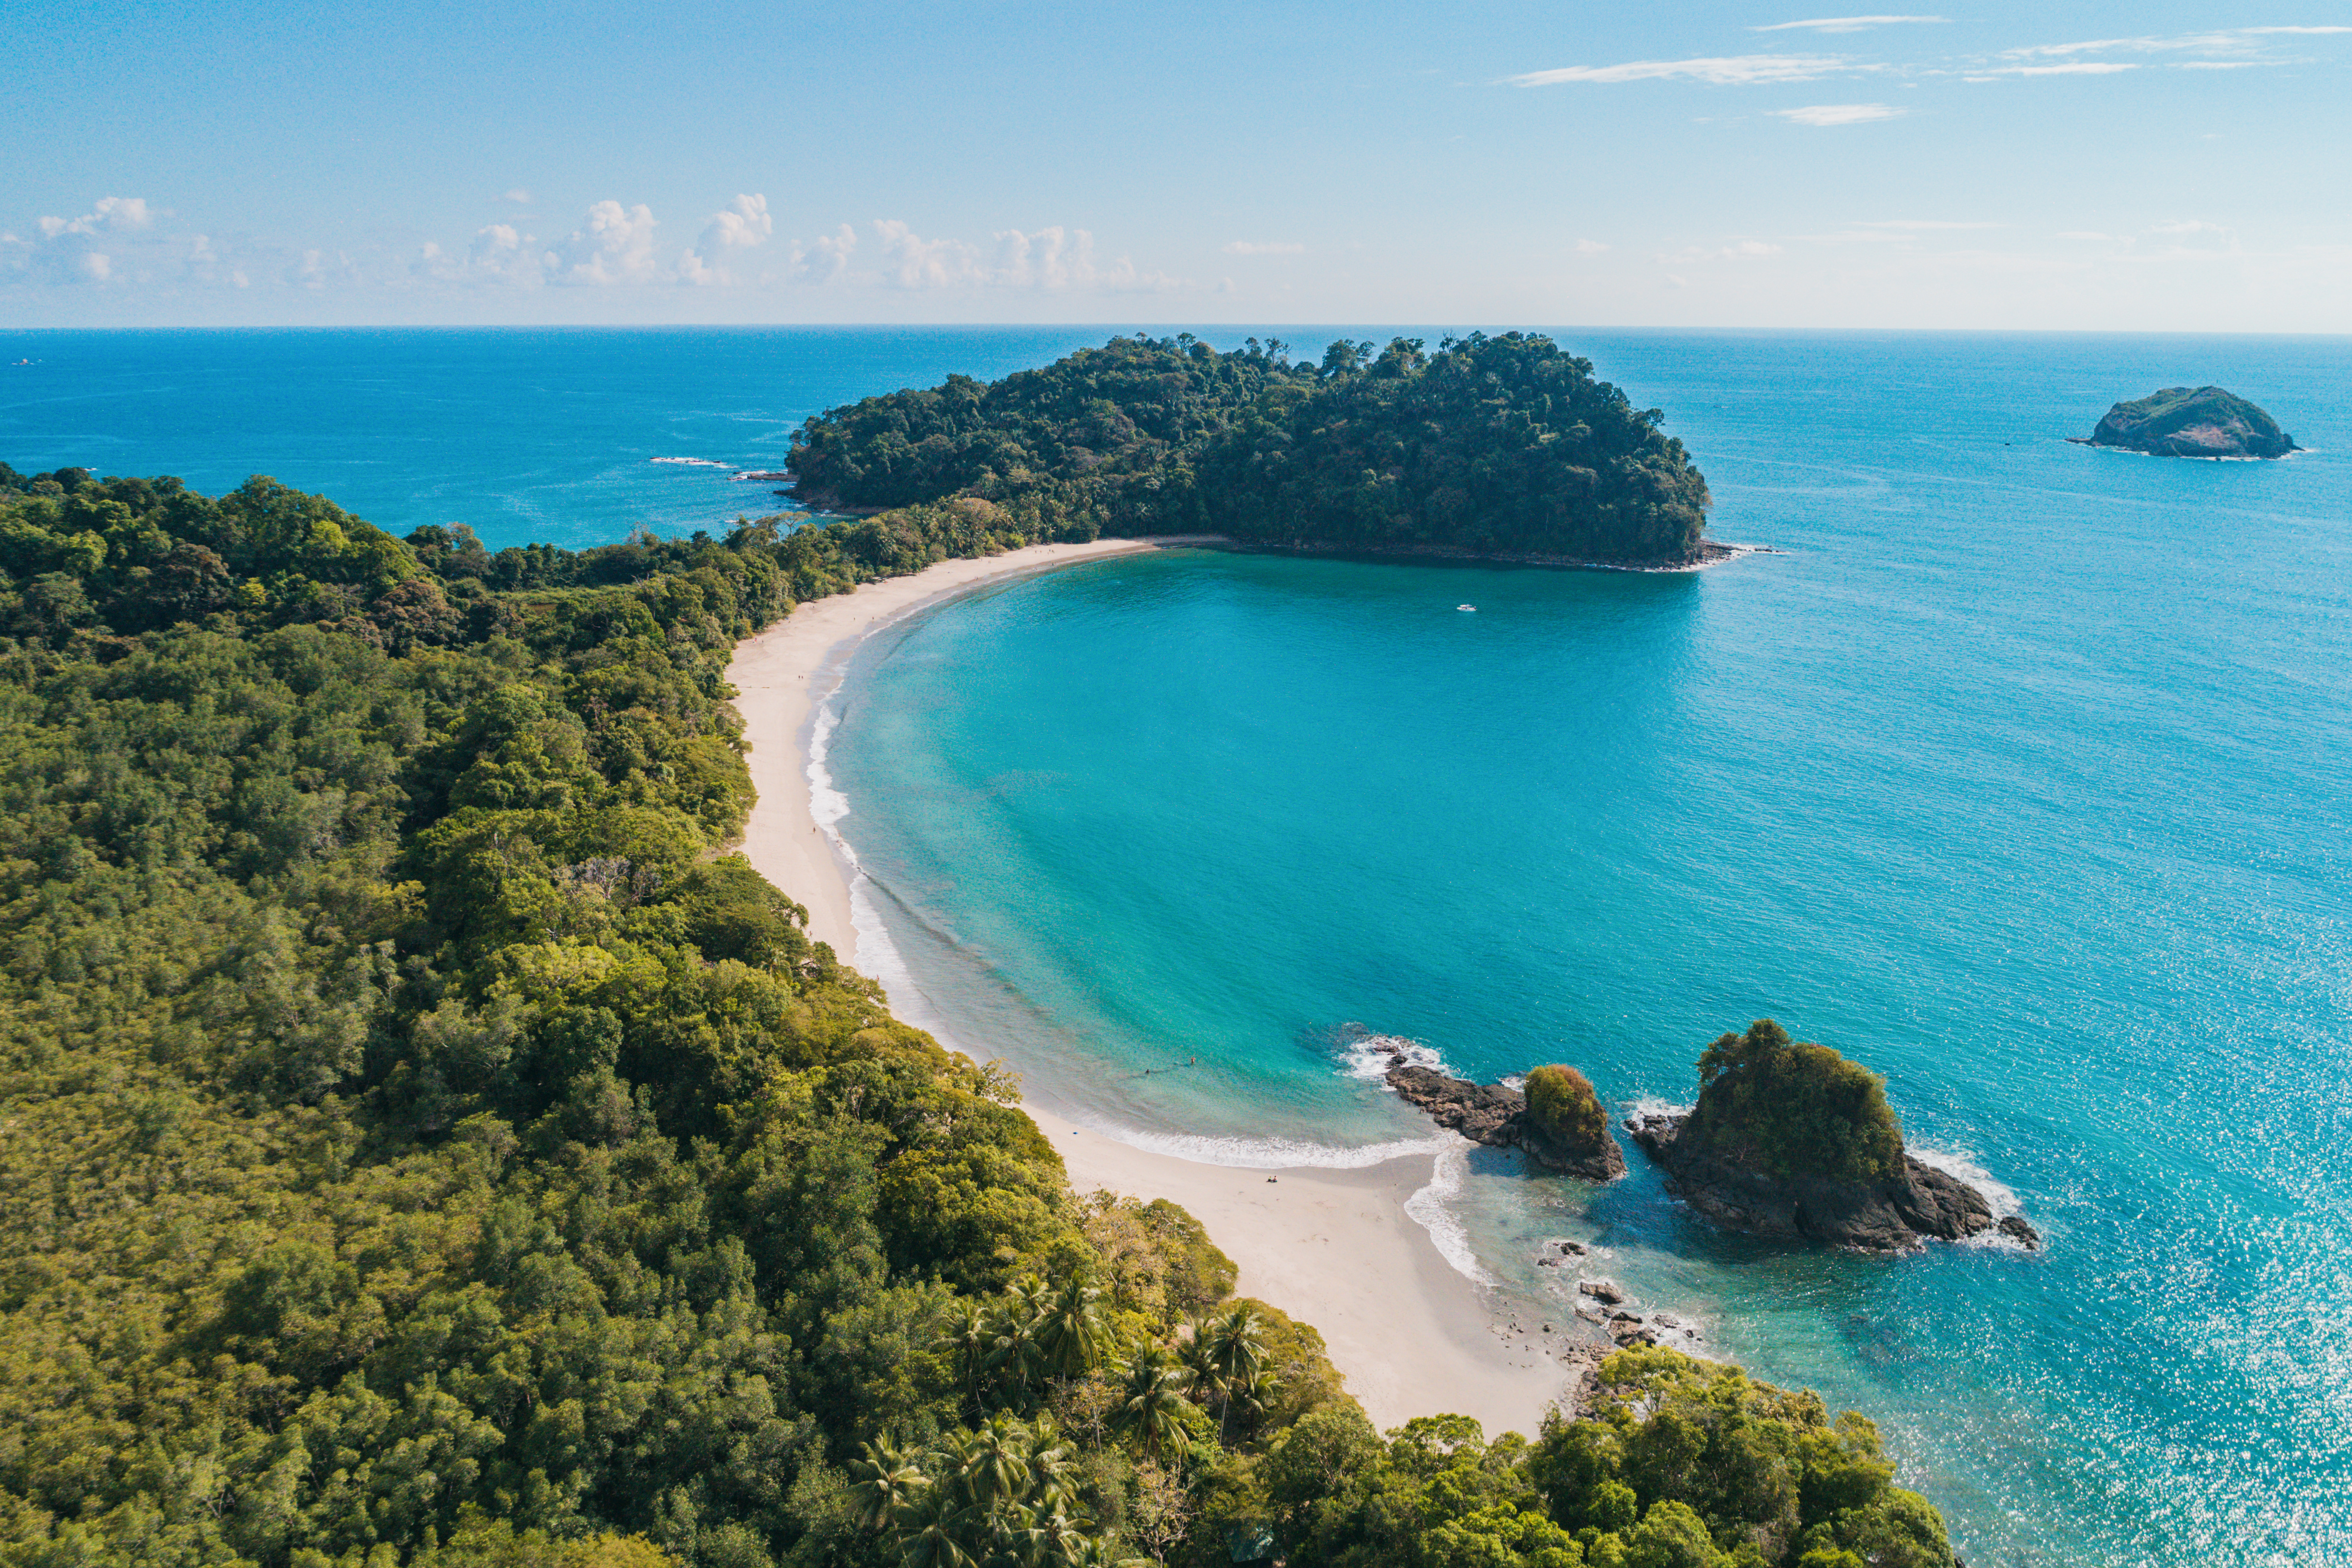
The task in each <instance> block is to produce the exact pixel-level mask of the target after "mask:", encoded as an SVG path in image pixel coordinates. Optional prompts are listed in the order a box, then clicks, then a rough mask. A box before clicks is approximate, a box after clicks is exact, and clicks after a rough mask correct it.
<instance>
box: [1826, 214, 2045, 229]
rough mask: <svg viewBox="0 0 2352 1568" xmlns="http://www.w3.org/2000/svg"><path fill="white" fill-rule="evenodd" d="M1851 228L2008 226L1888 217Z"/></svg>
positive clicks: (1959, 220) (2003, 225)
mask: <svg viewBox="0 0 2352 1568" xmlns="http://www.w3.org/2000/svg"><path fill="white" fill-rule="evenodd" d="M1854 227H1856V228H1892V229H1901V230H1906V231H1916V230H1922V229H1950V228H2006V227H2008V225H2007V224H2000V223H1976V222H1970V221H1966V220H1962V219H1957V218H1941V217H1890V218H1874V219H1872V220H1871V221H1870V222H1868V223H1858V224H1855V225H1854Z"/></svg>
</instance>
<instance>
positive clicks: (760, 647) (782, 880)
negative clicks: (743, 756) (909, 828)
mask: <svg viewBox="0 0 2352 1568" xmlns="http://www.w3.org/2000/svg"><path fill="white" fill-rule="evenodd" d="M1205 542H1211V541H1205V540H1189V539H1187V540H1174V539H1171V540H1162V541H1136V540H1103V541H1098V542H1095V543H1091V544H1041V545H1032V546H1030V547H1029V548H1027V549H1024V550H1016V551H1013V552H1008V553H1006V554H1003V555H997V556H991V557H988V558H985V559H982V560H971V561H949V562H943V563H940V564H939V565H936V566H933V567H930V568H929V569H928V570H926V571H923V572H919V573H917V574H913V575H911V576H907V577H898V578H891V579H888V580H887V581H884V582H879V583H869V584H866V585H865V586H863V587H860V588H859V589H857V591H856V592H855V593H852V594H843V595H835V596H834V597H832V598H829V599H820V600H817V601H815V602H814V603H811V604H807V605H801V606H800V607H799V608H798V609H796V610H794V611H793V614H792V615H791V616H788V617H786V618H785V619H784V620H782V621H781V622H779V623H778V624H776V625H775V626H771V627H769V628H768V629H767V630H766V631H763V632H761V633H760V634H759V635H758V636H756V637H750V638H747V639H746V640H745V641H744V642H743V643H741V644H740V646H739V647H737V648H736V650H735V661H734V666H733V668H732V669H731V671H730V678H731V679H732V680H733V682H734V684H735V686H736V689H737V690H738V692H739V693H740V695H739V696H738V697H737V699H736V706H737V707H738V708H739V709H740V710H741V712H742V714H743V720H744V727H745V738H746V739H747V740H748V741H749V742H751V780H752V783H753V784H754V785H755V786H757V788H758V790H759V803H758V805H756V806H755V807H754V809H753V811H752V813H751V821H750V823H749V824H748V825H747V826H746V828H745V831H744V837H743V850H744V853H745V854H746V855H747V856H748V857H749V858H751V863H752V865H754V866H756V867H757V868H759V869H760V871H761V874H763V875H764V876H766V877H767V878H768V879H769V880H770V881H772V882H773V883H775V884H776V886H778V887H779V888H781V889H783V890H784V892H785V893H787V894H788V895H790V896H791V897H792V898H793V899H796V900H799V901H800V902H801V903H803V904H804V905H806V906H807V907H808V910H809V925H810V931H811V932H812V933H813V934H814V936H816V937H817V938H818V939H819V940H820V941H824V942H831V943H832V944H833V946H834V949H835V951H836V952H840V953H841V954H843V955H844V956H845V957H848V958H851V959H852V961H853V962H854V961H855V955H856V951H857V935H856V928H855V926H854V925H853V923H852V921H851V906H850V896H849V885H848V882H847V880H846V879H845V874H844V868H843V867H842V865H841V863H840V862H839V860H838V859H837V858H835V855H834V854H833V852H832V850H831V848H830V846H829V841H828V840H827V838H826V837H825V836H824V833H823V832H822V831H820V830H819V828H818V826H817V822H816V818H815V816H814V812H813V811H812V808H811V801H810V793H809V776H808V756H807V746H808V742H809V733H810V728H811V721H812V717H813V709H814V693H816V692H819V691H822V690H824V689H825V688H826V687H828V686H829V685H830V684H831V681H832V679H833V672H834V671H835V670H837V669H838V668H839V665H840V661H841V660H843V659H844V658H846V657H847V656H848V654H849V652H850V651H851V650H852V649H853V648H854V647H855V646H856V642H857V641H858V639H860V638H862V637H865V636H866V635H867V634H868V633H870V632H872V631H873V630H875V629H876V628H877V627H878V626H883V625H886V624H887V623H888V622H891V621H894V620H897V619H898V618H899V617H901V616H906V615H908V614H911V613H913V612H914V611H916V610H918V609H920V608H922V607H924V606H926V605H931V604H934V603H937V602H939V601H940V600H942V599H945V598H948V597H950V596H953V595H959V594H963V593H969V592H971V590H972V589H974V588H977V587H980V586H982V584H990V583H995V582H1000V581H1002V580H1003V579H1005V578H1009V577H1014V576H1019V575H1023V574H1029V573H1034V572H1043V571H1050V570H1053V569H1055V568H1056V567H1060V566H1066V565H1072V564H1075V563H1078V562H1081V561H1091V560H1097V559H1100V558H1102V557H1104V556H1108V555H1118V554H1125V553H1129V552H1136V551H1143V550H1153V549H1159V548H1162V547H1164V546H1167V545H1174V544H1184V543H1205ZM965 1043H966V1044H973V1043H975V1042H970V1041H967V1042H965ZM980 1043H981V1044H982V1045H983V1046H984V1042H980ZM1033 1113H1034V1114H1035V1115H1036V1116H1037V1118H1038V1122H1039V1125H1040V1126H1041V1127H1042V1128H1044V1129H1045V1132H1046V1134H1047V1135H1048V1136H1049V1137H1050V1138H1051V1139H1052V1141H1053V1143H1054V1146H1055V1149H1057V1150H1059V1151H1060V1152H1061V1154H1062V1157H1063V1160H1064V1162H1065V1163H1066V1165H1067V1166H1068V1169H1069V1172H1070V1178H1071V1181H1072V1183H1073V1184H1075V1185H1076V1186H1077V1187H1078V1188H1079V1190H1081V1191H1091V1190H1094V1189H1097V1188H1108V1189H1110V1190H1112V1191H1115V1192H1120V1193H1125V1194H1131V1195H1133V1196H1136V1197H1139V1198H1144V1199H1151V1198H1167V1199H1170V1200H1171V1201H1173V1202H1175V1203H1178V1204H1181V1205H1183V1207H1185V1208H1186V1209H1188V1210H1190V1211H1191V1212H1192V1214H1193V1215H1195V1216H1197V1217H1198V1218H1199V1219H1200V1220H1201V1222H1202V1224H1203V1225H1205V1226H1207V1227H1208V1229H1209V1233H1210V1235H1211V1236H1212V1237H1214V1238H1215V1240H1216V1242H1217V1245H1218V1246H1220V1247H1223V1249H1224V1250H1225V1251H1226V1252H1227V1253H1228V1254H1229V1255H1230V1256H1231V1257H1232V1258H1233V1259H1234V1262H1235V1263H1236V1264H1237V1265H1239V1267H1240V1270H1241V1279H1240V1287H1239V1288H1240V1291H1241V1293H1242V1294H1243V1295H1245V1296H1255V1297H1256V1298H1258V1299H1260V1300H1265V1301H1268V1302H1271V1303H1272V1304H1274V1305H1275V1306H1276V1307H1279V1308H1281V1309H1282V1310H1284V1311H1286V1312H1288V1313H1289V1314H1291V1315H1292V1316H1293V1317H1295V1318H1297V1319H1300V1320H1301V1321H1306V1322H1309V1323H1312V1324H1314V1325H1315V1326H1316V1327H1317V1328H1318V1330H1320V1331H1322V1333H1323V1335H1324V1338H1325V1340H1326V1342H1327V1343H1328V1346H1329V1348H1330V1352H1331V1359H1332V1361H1333V1363H1335V1364H1336V1365H1337V1366H1338V1367H1339V1371H1340V1373H1341V1374H1342V1375H1343V1376H1345V1377H1346V1379H1347V1382H1348V1388H1349V1392H1350V1393H1352V1394H1355V1396H1356V1397H1357V1398H1358V1399H1360V1400H1361V1401H1362V1402H1363V1405H1364V1408H1365V1409H1366V1411H1367V1412H1369V1413H1370V1415H1371V1417H1372V1419H1373V1421H1375V1422H1376V1423H1378V1424H1379V1425H1380V1426H1382V1427H1388V1426H1395V1425H1397V1424H1399V1423H1402V1422H1403V1421H1405V1420H1408V1419H1410V1418H1411V1417H1412V1416H1415V1415H1436V1414H1439V1413H1441V1412H1451V1413H1458V1414H1461V1415H1471V1416H1475V1417H1476V1418H1477V1419H1478V1420H1479V1421H1480V1422H1482V1423H1484V1424H1485V1426H1486V1428H1487V1430H1488V1431H1489V1432H1495V1431H1500V1430H1503V1429H1506V1428H1516V1429H1517V1430H1519V1431H1523V1432H1528V1433H1530V1434H1532V1433H1533V1432H1534V1430H1535V1428H1536V1426H1537V1424H1538V1422H1539V1421H1540V1420H1541V1419H1542V1416H1543V1413H1544V1411H1545V1409H1546V1408H1547V1407H1548V1406H1549V1405H1550V1404H1551V1402H1552V1401H1553V1400H1554V1399H1555V1398H1557V1397H1559V1394H1561V1393H1562V1392H1563V1391H1564V1390H1565V1389H1566V1388H1567V1386H1568V1384H1569V1382H1570V1376H1571V1373H1570V1371H1569V1369H1567V1368H1566V1367H1563V1366H1562V1365H1560V1364H1559V1363H1557V1362H1556V1361H1554V1360H1553V1359H1552V1357H1551V1355H1550V1354H1549V1353H1548V1348H1547V1347H1563V1348H1564V1345H1565V1342H1567V1340H1568V1337H1569V1336H1568V1335H1567V1334H1566V1332H1565V1330H1566V1329H1567V1327H1568V1323H1569V1321H1570V1320H1568V1319H1565V1318H1562V1319H1559V1320H1555V1321H1553V1323H1552V1329H1553V1332H1551V1333H1549V1334H1546V1333H1544V1332H1543V1331H1542V1326H1541V1324H1540V1323H1539V1322H1531V1323H1526V1324H1510V1325H1497V1324H1496V1323H1495V1322H1494V1321H1492V1320H1491V1319H1490V1316H1489V1313H1488V1310H1487V1307H1486V1302H1485V1300H1484V1299H1483V1298H1482V1296H1481V1294H1480V1292H1479V1289H1478V1288H1477V1287H1476V1286H1475V1285H1474V1284H1473V1283H1472V1282H1471V1281H1470V1280H1469V1279H1465V1277H1464V1276H1463V1275H1461V1274H1460V1273H1458V1272H1457V1271H1455V1269H1454V1268H1453V1267H1452V1266H1451V1265H1450V1264H1448V1263H1447V1262H1446V1260H1445V1258H1444V1255H1442V1254H1441V1253H1440V1252H1439V1251H1438V1249H1437V1247H1436V1246H1435V1244H1434V1243H1433V1241H1432V1240H1431V1239H1430V1237H1429V1234H1428V1232H1426V1231H1425V1230H1423V1228H1422V1227H1421V1226H1420V1225H1418V1224H1417V1223H1416V1222H1415V1221H1414V1220H1413V1219H1412V1217H1411V1216H1410V1215H1407V1214H1406V1213H1405V1208H1404V1205H1405V1203H1406V1201H1407V1200H1408V1199H1410V1198H1411V1197H1412V1194H1414V1193H1415V1192H1416V1191H1418V1190H1419V1189H1420V1188H1421V1187H1423V1186H1424V1185H1426V1184H1428V1182H1429V1181H1430V1179H1431V1174H1432V1167H1433V1156H1432V1155H1428V1154H1417V1155H1413V1156H1410V1157H1407V1158H1403V1159H1399V1160H1395V1161H1391V1162H1390V1163H1387V1164H1383V1165H1379V1166H1374V1167H1370V1168H1367V1169H1362V1170H1332V1169H1323V1168H1306V1169H1289V1170H1271V1171H1269V1170H1255V1169H1242V1168H1236V1167H1233V1166H1225V1165H1211V1164H1203V1163H1199V1162H1196V1161H1191V1160H1182V1159H1178V1158H1176V1157H1174V1156H1172V1155H1168V1154H1160V1153H1154V1152H1148V1151H1145V1150H1141V1149H1138V1148H1135V1147H1132V1146H1131V1145H1129V1144H1126V1143H1122V1142H1117V1141H1116V1140H1114V1139H1111V1138H1108V1137H1106V1136H1104V1135H1103V1134H1101V1133H1099V1132H1097V1131H1092V1130H1089V1129H1082V1128H1079V1127H1076V1125H1074V1124H1073V1123H1072V1122H1070V1121H1068V1120H1066V1119H1065V1118H1062V1117H1059V1116H1056V1115H1055V1114H1054V1113H1053V1112H1052V1111H1050V1110H1040V1109H1036V1108H1033Z"/></svg>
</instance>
